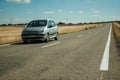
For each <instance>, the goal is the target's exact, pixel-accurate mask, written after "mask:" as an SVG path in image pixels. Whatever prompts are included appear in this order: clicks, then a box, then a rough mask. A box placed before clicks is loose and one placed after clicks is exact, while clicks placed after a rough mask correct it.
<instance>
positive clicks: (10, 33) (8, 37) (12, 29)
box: [0, 24, 102, 44]
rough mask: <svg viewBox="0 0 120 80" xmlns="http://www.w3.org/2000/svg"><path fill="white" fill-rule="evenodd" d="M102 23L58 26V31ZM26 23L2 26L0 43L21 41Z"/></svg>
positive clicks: (66, 31)
mask: <svg viewBox="0 0 120 80" xmlns="http://www.w3.org/2000/svg"><path fill="white" fill-rule="evenodd" d="M101 25H102V24H86V25H75V26H73V25H71V26H70V25H69V26H58V32H59V34H60V35H62V34H67V33H73V32H78V31H82V30H88V29H92V28H96V27H100V26H101ZM23 28H24V25H21V26H0V44H6V43H14V42H18V41H21V40H22V39H21V32H22V29H23Z"/></svg>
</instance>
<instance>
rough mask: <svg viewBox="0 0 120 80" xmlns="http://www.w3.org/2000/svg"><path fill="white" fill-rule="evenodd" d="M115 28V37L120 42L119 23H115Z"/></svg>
mask: <svg viewBox="0 0 120 80" xmlns="http://www.w3.org/2000/svg"><path fill="white" fill-rule="evenodd" d="M113 28H114V33H115V36H116V38H117V39H118V40H119V42H120V24H119V23H113Z"/></svg>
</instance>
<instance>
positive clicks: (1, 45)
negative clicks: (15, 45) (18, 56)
mask: <svg viewBox="0 0 120 80" xmlns="http://www.w3.org/2000/svg"><path fill="white" fill-rule="evenodd" d="M9 45H11V44H3V45H0V47H4V46H9Z"/></svg>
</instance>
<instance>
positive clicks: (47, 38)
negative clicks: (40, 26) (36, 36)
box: [45, 34, 50, 42]
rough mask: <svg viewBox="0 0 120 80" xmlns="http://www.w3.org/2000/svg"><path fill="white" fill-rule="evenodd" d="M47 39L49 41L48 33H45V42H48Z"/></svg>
mask: <svg viewBox="0 0 120 80" xmlns="http://www.w3.org/2000/svg"><path fill="white" fill-rule="evenodd" d="M49 41H50V38H49V34H47V35H46V39H45V42H49Z"/></svg>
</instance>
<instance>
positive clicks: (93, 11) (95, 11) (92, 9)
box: [91, 8, 99, 14]
mask: <svg viewBox="0 0 120 80" xmlns="http://www.w3.org/2000/svg"><path fill="white" fill-rule="evenodd" d="M91 11H92V13H93V14H98V13H99V11H98V10H96V9H94V8H91Z"/></svg>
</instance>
